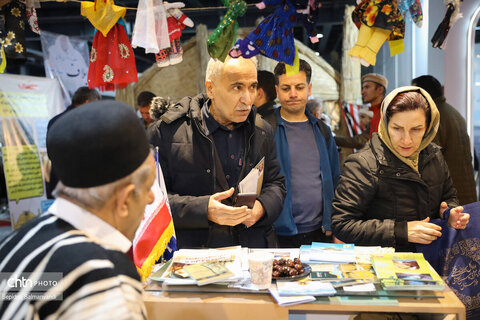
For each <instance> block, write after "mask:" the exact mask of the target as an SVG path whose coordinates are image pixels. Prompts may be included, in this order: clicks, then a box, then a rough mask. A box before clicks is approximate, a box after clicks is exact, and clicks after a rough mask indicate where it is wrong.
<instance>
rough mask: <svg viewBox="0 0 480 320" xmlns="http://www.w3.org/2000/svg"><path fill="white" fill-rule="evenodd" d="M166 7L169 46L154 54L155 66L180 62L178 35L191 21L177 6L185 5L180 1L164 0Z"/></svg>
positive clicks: (180, 52)
mask: <svg viewBox="0 0 480 320" xmlns="http://www.w3.org/2000/svg"><path fill="white" fill-rule="evenodd" d="M164 4H165V7H166V8H167V24H168V37H169V40H170V48H166V49H162V50H160V51H159V52H158V53H157V54H155V59H156V60H157V66H159V67H166V66H168V65H174V64H177V63H180V62H182V60H183V49H182V46H181V45H180V37H181V36H182V30H183V29H185V26H187V27H190V28H192V27H193V21H192V19H190V18H189V17H187V16H186V15H185V14H184V13H183V12H182V11H180V10H179V9H178V8H179V7H183V6H185V5H184V4H183V3H182V2H174V3H167V2H164Z"/></svg>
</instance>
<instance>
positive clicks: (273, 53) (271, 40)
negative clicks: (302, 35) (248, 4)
mask: <svg viewBox="0 0 480 320" xmlns="http://www.w3.org/2000/svg"><path fill="white" fill-rule="evenodd" d="M278 4H281V7H279V8H278V9H277V10H275V12H273V13H272V14H271V15H269V16H268V17H267V18H265V19H264V20H263V21H262V22H260V24H259V25H258V26H257V28H255V30H253V31H252V32H250V34H248V35H247V36H246V37H245V39H242V40H238V41H237V43H236V44H235V46H234V47H233V48H232V49H231V50H230V52H229V54H230V56H231V57H233V58H237V57H240V56H242V57H244V58H251V57H253V56H256V55H257V54H259V53H261V54H263V55H264V56H266V57H268V58H271V59H274V60H277V61H283V62H285V63H287V64H289V65H292V64H293V60H294V58H295V43H294V39H293V26H294V25H295V23H296V22H297V11H296V8H295V6H294V5H293V4H292V3H291V2H290V1H288V0H265V1H263V2H260V3H259V4H257V7H258V8H260V9H263V8H265V5H278Z"/></svg>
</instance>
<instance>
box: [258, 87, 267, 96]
mask: <svg viewBox="0 0 480 320" xmlns="http://www.w3.org/2000/svg"><path fill="white" fill-rule="evenodd" d="M264 95H265V92H263V89H262V88H260V87H257V99H258V98H263V96H264Z"/></svg>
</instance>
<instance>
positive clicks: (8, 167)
mask: <svg viewBox="0 0 480 320" xmlns="http://www.w3.org/2000/svg"><path fill="white" fill-rule="evenodd" d="M2 153H3V164H4V168H5V180H6V182H7V191H8V199H9V200H10V201H18V200H20V199H26V198H33V197H41V196H42V195H43V180H42V169H41V166H40V159H39V157H38V151H37V146H35V145H22V146H5V147H2Z"/></svg>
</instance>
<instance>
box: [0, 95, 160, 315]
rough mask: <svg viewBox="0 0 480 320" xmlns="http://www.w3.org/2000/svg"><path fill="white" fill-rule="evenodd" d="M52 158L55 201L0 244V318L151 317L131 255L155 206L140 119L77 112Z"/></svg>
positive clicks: (88, 108) (119, 106)
mask: <svg viewBox="0 0 480 320" xmlns="http://www.w3.org/2000/svg"><path fill="white" fill-rule="evenodd" d="M47 151H48V155H49V157H50V159H51V160H52V163H53V164H54V165H55V166H56V168H57V174H58V177H59V178H60V182H59V183H58V185H57V188H56V189H55V193H56V196H57V199H56V200H55V202H54V203H53V204H52V206H51V207H50V209H49V210H48V212H47V213H46V214H44V215H42V216H40V217H38V218H36V219H33V220H32V221H30V222H29V223H27V224H26V225H24V226H23V227H22V228H20V229H19V230H17V231H15V232H14V233H12V234H11V235H10V236H9V237H7V239H6V240H5V241H4V242H3V243H0V297H2V298H0V319H12V318H14V317H17V318H26V317H28V318H32V319H33V318H35V319H40V318H42V319H44V318H49V317H52V318H60V317H61V318H65V319H77V318H83V319H98V318H105V317H108V318H111V319H117V318H123V319H126V318H128V319H144V318H146V311H145V305H144V303H143V300H142V285H141V283H140V281H139V280H140V279H139V275H138V273H137V271H136V269H135V266H134V265H133V263H132V262H131V261H130V260H129V259H128V257H127V255H126V254H125V253H126V252H127V251H128V250H129V249H130V247H131V244H132V243H131V242H132V240H133V238H134V236H135V232H136V229H137V227H138V226H139V224H140V222H141V220H142V218H143V213H144V211H145V206H146V205H147V204H148V203H152V202H153V200H154V195H153V192H152V191H151V186H152V184H153V182H154V180H155V162H154V159H153V156H152V154H151V152H150V148H149V144H148V141H147V137H146V133H145V130H144V128H143V126H142V124H141V123H140V122H139V121H138V118H137V116H136V114H135V112H134V111H133V109H132V108H130V107H129V106H127V105H125V104H123V103H120V102H116V101H101V102H93V103H89V104H86V105H85V106H82V107H81V108H76V109H75V110H72V111H70V112H68V113H67V114H65V115H64V116H62V117H61V118H60V119H58V120H57V121H56V123H55V124H54V125H52V127H51V128H50V130H49V132H48V135H47ZM2 277H3V278H2ZM52 277H53V280H54V281H55V283H53V282H45V281H41V283H43V284H46V285H45V286H43V287H31V286H29V285H28V284H29V283H31V282H30V281H25V282H24V283H25V284H26V285H23V286H22V285H20V286H19V285H18V284H19V282H18V280H19V279H27V280H31V281H32V282H33V281H36V280H45V279H50V280H52ZM4 280H6V281H4Z"/></svg>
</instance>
